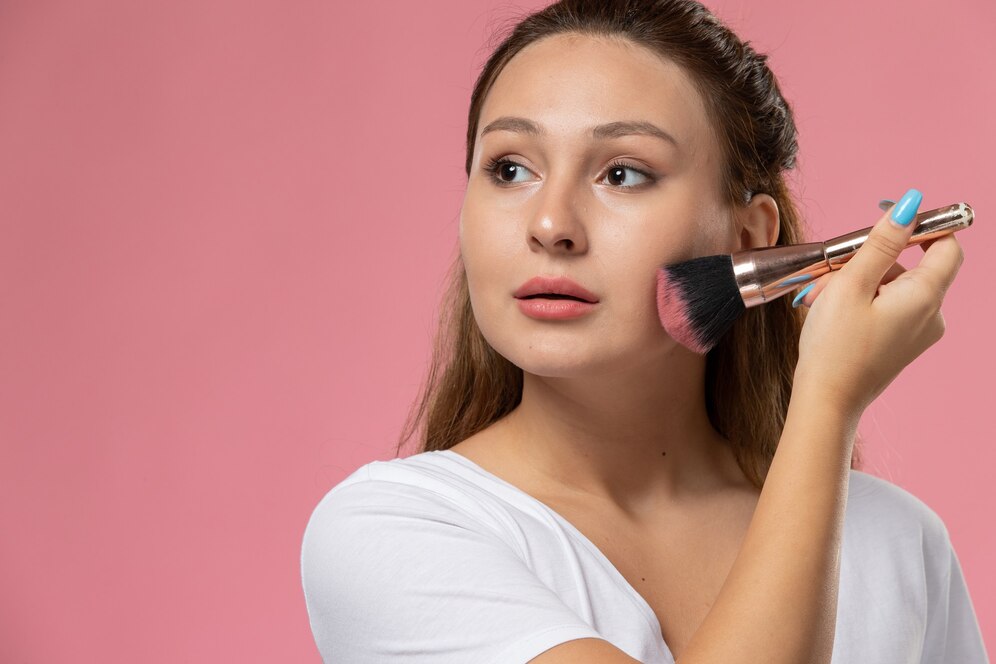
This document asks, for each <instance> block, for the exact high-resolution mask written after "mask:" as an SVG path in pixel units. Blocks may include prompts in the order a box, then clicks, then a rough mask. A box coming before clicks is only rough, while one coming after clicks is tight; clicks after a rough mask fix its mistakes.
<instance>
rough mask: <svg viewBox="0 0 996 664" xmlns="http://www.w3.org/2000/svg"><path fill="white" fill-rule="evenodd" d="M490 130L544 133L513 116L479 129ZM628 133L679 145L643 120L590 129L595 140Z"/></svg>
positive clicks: (610, 123) (532, 123)
mask: <svg viewBox="0 0 996 664" xmlns="http://www.w3.org/2000/svg"><path fill="white" fill-rule="evenodd" d="M492 131H515V132H520V133H523V134H530V135H533V136H543V135H545V134H546V130H545V129H543V128H542V127H540V126H539V125H538V124H536V123H535V122H533V121H532V120H527V119H526V118H518V117H513V116H502V117H500V118H498V119H497V120H495V121H494V122H491V123H490V124H488V126H486V127H485V128H484V129H483V130H481V136H484V135H485V134H487V133H489V132H492ZM630 134H640V135H644V136H654V137H656V138H659V139H661V140H663V141H667V142H668V143H671V144H672V145H673V146H674V147H680V146H679V144H678V140H677V139H676V138H675V137H674V136H672V135H671V134H669V133H667V132H666V131H664V130H663V129H661V128H660V127H658V126H657V125H655V124H653V123H651V122H646V121H644V120H635V121H619V122H609V123H607V124H601V125H598V126H596V127H592V129H591V137H592V138H594V139H596V140H601V139H606V138H618V137H619V136H628V135H630Z"/></svg>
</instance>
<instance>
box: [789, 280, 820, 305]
mask: <svg viewBox="0 0 996 664" xmlns="http://www.w3.org/2000/svg"><path fill="white" fill-rule="evenodd" d="M815 285H816V282H815V281H814V282H813V283H811V284H809V285H808V286H806V287H805V288H803V289H802V290H801V291H799V294H798V295H796V296H795V299H794V300H792V308H793V309H795V308H796V307H798V306H799V304H801V303H802V298H804V297H806V293H808V292H809V291H811V290H813V286H815Z"/></svg>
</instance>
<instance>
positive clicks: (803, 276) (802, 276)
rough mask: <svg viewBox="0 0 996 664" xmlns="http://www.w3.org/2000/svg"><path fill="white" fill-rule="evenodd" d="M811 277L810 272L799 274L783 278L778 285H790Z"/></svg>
mask: <svg viewBox="0 0 996 664" xmlns="http://www.w3.org/2000/svg"><path fill="white" fill-rule="evenodd" d="M812 278H813V275H811V274H800V275H799V276H798V277H791V278H790V279H784V280H783V281H782V282H781V283H780V284H778V285H779V286H791V285H792V284H799V283H802V282H804V281H809V280H810V279H812Z"/></svg>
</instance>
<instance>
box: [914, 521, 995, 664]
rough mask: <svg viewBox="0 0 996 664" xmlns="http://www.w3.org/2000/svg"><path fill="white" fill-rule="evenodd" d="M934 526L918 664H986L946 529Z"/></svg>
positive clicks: (980, 633)
mask: <svg viewBox="0 0 996 664" xmlns="http://www.w3.org/2000/svg"><path fill="white" fill-rule="evenodd" d="M936 524H937V526H938V527H937V528H935V529H934V532H935V533H938V532H939V534H938V535H936V536H935V538H934V539H935V540H936V542H937V544H936V546H935V547H933V549H934V550H935V551H936V552H937V553H936V554H932V555H931V557H932V558H934V560H933V561H928V567H933V570H930V571H928V576H927V584H926V585H927V624H926V630H925V633H924V647H923V655H922V657H921V659H920V661H921V664H935V663H938V662H959V664H989V657H988V655H987V654H986V648H985V645H984V644H983V642H982V632H981V630H980V629H979V623H978V620H977V618H976V616H975V609H974V608H973V606H972V599H971V597H970V596H969V594H968V586H967V584H966V583H965V577H964V575H963V574H962V570H961V564H960V563H959V561H958V556H957V554H956V553H955V550H954V546H953V545H952V544H951V540H950V538H949V535H948V532H947V528H945V527H944V525H943V524H942V523H941V522H940V519H939V518H937V519H936ZM928 532H929V531H928ZM925 552H927V553H929V552H930V549H929V548H928V549H927V550H926V551H925Z"/></svg>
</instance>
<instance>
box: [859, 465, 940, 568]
mask: <svg viewBox="0 0 996 664" xmlns="http://www.w3.org/2000/svg"><path fill="white" fill-rule="evenodd" d="M844 523H845V526H844V527H845V539H848V535H850V536H851V537H850V539H851V540H852V542H862V543H867V544H869V545H873V546H876V547H879V548H880V549H881V547H883V546H884V547H885V548H887V549H890V550H893V551H897V552H905V553H913V550H911V549H910V548H909V546H908V545H909V544H910V543H911V542H918V543H919V544H920V545H919V546H917V547H916V548H915V549H916V550H917V551H921V552H922V553H923V555H946V554H947V551H948V549H949V547H950V536H949V534H948V529H947V526H945V524H944V521H943V519H941V517H940V515H938V514H937V512H936V511H934V509H932V508H931V507H930V506H929V505H928V504H927V503H926V502H925V501H924V500H922V499H921V498H919V497H918V496H916V495H914V494H913V493H912V492H910V491H908V490H907V489H904V488H903V487H901V486H899V485H897V484H894V483H893V482H890V481H889V480H886V479H883V478H881V477H878V476H876V475H872V474H870V473H867V472H865V471H861V470H856V469H852V470H851V471H850V483H849V488H848V497H847V509H846V516H845V521H844Z"/></svg>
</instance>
